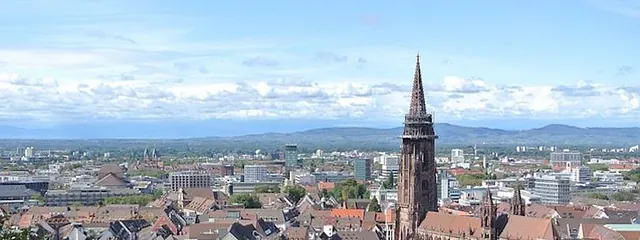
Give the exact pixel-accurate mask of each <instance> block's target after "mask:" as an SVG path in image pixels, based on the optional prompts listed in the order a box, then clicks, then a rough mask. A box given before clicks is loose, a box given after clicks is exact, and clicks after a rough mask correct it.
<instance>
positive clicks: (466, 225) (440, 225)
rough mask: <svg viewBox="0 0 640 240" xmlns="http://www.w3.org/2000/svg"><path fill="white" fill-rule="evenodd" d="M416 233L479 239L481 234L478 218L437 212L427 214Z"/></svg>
mask: <svg viewBox="0 0 640 240" xmlns="http://www.w3.org/2000/svg"><path fill="white" fill-rule="evenodd" d="M418 231H424V232H428V231H432V232H440V233H446V234H449V235H451V236H458V237H462V236H465V237H471V236H473V237H481V234H482V228H481V227H480V219H479V218H474V217H468V216H461V215H450V214H445V213H439V212H427V216H426V217H425V219H424V221H422V223H421V224H420V226H419V227H418Z"/></svg>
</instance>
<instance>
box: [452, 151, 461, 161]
mask: <svg viewBox="0 0 640 240" xmlns="http://www.w3.org/2000/svg"><path fill="white" fill-rule="evenodd" d="M451 161H452V162H464V151H463V150H462V149H451Z"/></svg>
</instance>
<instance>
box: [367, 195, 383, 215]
mask: <svg viewBox="0 0 640 240" xmlns="http://www.w3.org/2000/svg"><path fill="white" fill-rule="evenodd" d="M367 211H369V212H382V208H381V207H380V203H378V198H375V197H374V198H373V199H371V202H370V203H369V208H368V209H367Z"/></svg>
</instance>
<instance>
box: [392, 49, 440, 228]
mask: <svg viewBox="0 0 640 240" xmlns="http://www.w3.org/2000/svg"><path fill="white" fill-rule="evenodd" d="M437 138H438V136H436V135H435V132H434V130H433V116H432V115H431V114H430V113H428V112H427V107H426V103H425V96H424V89H423V87H422V74H421V72H420V56H417V60H416V70H415V74H414V76H413V89H412V90H411V103H410V106H409V113H408V114H407V115H406V116H405V118H404V133H403V134H402V155H401V158H400V171H399V175H400V176H399V177H398V210H397V211H398V212H397V218H396V229H395V239H396V240H408V239H414V237H413V236H414V234H415V232H416V230H417V228H418V226H419V225H420V223H422V221H423V220H424V218H425V216H426V214H427V212H428V211H437V210H438V197H437V186H436V164H435V140H436V139H437Z"/></svg>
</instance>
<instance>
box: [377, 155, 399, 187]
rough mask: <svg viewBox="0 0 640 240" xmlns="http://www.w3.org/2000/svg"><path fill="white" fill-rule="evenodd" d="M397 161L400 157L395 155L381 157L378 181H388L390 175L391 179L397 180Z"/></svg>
mask: <svg viewBox="0 0 640 240" xmlns="http://www.w3.org/2000/svg"><path fill="white" fill-rule="evenodd" d="M399 160H400V157H399V156H396V155H384V156H382V171H381V172H380V173H381V174H380V180H382V181H384V180H386V179H388V178H389V175H390V174H393V177H394V178H395V179H397V178H398V170H399V169H400V165H399V164H398V161H399Z"/></svg>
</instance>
